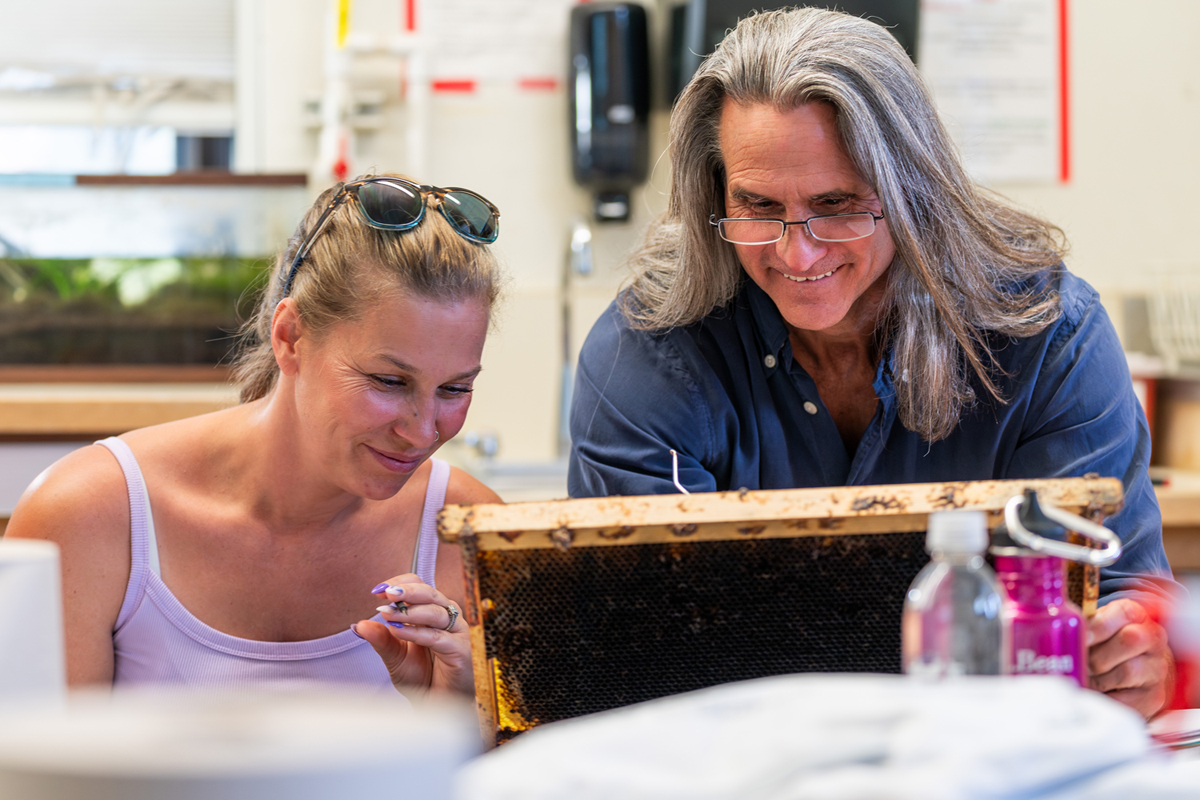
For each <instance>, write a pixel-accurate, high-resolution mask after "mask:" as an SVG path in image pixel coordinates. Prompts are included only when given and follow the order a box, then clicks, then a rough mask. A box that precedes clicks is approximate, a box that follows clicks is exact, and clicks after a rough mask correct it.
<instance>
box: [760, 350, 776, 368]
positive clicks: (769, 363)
mask: <svg viewBox="0 0 1200 800" xmlns="http://www.w3.org/2000/svg"><path fill="white" fill-rule="evenodd" d="M763 363H764V364H766V365H767V369H775V364H776V363H777V362H776V361H775V356H773V355H771V354H769V353H768V354H767V357H766V358H764V359H763Z"/></svg>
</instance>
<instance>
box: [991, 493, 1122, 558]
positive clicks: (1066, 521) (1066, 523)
mask: <svg viewBox="0 0 1200 800" xmlns="http://www.w3.org/2000/svg"><path fill="white" fill-rule="evenodd" d="M1024 504H1025V498H1024V497H1022V496H1021V495H1017V496H1015V497H1012V498H1010V499H1009V501H1008V502H1007V503H1005V504H1004V525H1005V527H1006V528H1007V529H1008V535H1009V536H1010V537H1012V539H1013V541H1015V542H1016V543H1017V544H1019V545H1021V546H1022V547H1027V548H1029V549H1030V550H1032V551H1034V552H1035V553H1043V554H1045V555H1048V556H1055V557H1057V558H1063V559H1066V560H1068V561H1077V562H1080V563H1083V564H1089V565H1091V566H1094V567H1107V566H1108V565H1109V564H1112V563H1113V562H1114V561H1116V560H1117V559H1118V558H1120V557H1121V540H1120V538H1118V537H1117V535H1116V534H1115V533H1113V532H1112V531H1110V530H1109V529H1108V528H1105V527H1104V526H1103V525H1097V524H1096V523H1095V522H1092V521H1091V520H1090V519H1085V518H1084V517H1080V516H1077V515H1075V514H1072V513H1070V512H1069V511H1063V510H1062V509H1061V508H1055V507H1054V506H1051V505H1046V504H1044V503H1035V505H1036V506H1037V507H1038V508H1039V509H1040V510H1041V512H1042V513H1043V514H1044V515H1045V516H1046V518H1047V519H1049V520H1050V521H1051V522H1055V523H1057V524H1059V525H1061V526H1063V527H1064V528H1066V529H1067V530H1069V531H1074V532H1076V533H1078V534H1080V535H1082V536H1086V537H1088V538H1089V539H1092V540H1093V541H1097V542H1101V543H1103V544H1104V547H1102V548H1099V549H1094V548H1091V547H1086V546H1084V545H1078V544H1071V543H1069V542H1060V541H1057V540H1055V539H1047V538H1046V537H1045V536H1040V535H1038V534H1036V533H1034V532H1033V531H1031V530H1029V529H1028V528H1026V527H1025V526H1024V525H1023V524H1022V523H1021V514H1020V511H1021V507H1022V506H1023V505H1024Z"/></svg>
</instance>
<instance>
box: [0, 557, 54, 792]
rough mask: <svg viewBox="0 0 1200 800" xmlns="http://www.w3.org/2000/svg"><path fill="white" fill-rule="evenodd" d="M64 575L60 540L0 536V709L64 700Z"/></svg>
mask: <svg viewBox="0 0 1200 800" xmlns="http://www.w3.org/2000/svg"><path fill="white" fill-rule="evenodd" d="M59 576H60V572H59V566H58V545H56V544H54V543H53V542H40V541H30V540H15V539H0V712H4V711H9V710H13V709H16V708H24V707H26V706H35V707H37V708H45V707H50V708H54V707H57V706H58V705H60V704H61V703H62V701H63V697H64V696H65V694H66V691H67V670H66V662H65V661H64V659H63V623H62V594H61V592H60V589H59V586H60V582H61V578H60V577H59ZM3 796H6V795H4V794H3V792H0V797H3Z"/></svg>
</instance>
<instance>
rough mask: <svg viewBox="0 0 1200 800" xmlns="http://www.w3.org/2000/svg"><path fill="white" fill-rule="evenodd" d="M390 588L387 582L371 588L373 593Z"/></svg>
mask: <svg viewBox="0 0 1200 800" xmlns="http://www.w3.org/2000/svg"><path fill="white" fill-rule="evenodd" d="M388 588H389V587H388V585H387V584H386V583H381V584H379V585H378V586H376V587H375V588H374V589H372V590H371V594H379V593H380V592H382V591H384V590H385V589H388Z"/></svg>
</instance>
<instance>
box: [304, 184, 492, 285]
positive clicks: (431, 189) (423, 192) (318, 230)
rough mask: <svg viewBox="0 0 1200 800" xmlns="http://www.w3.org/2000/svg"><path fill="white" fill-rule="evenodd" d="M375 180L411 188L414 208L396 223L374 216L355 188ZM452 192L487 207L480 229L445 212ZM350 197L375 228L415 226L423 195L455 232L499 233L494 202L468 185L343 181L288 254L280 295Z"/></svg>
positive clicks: (487, 240)
mask: <svg viewBox="0 0 1200 800" xmlns="http://www.w3.org/2000/svg"><path fill="white" fill-rule="evenodd" d="M375 183H378V184H383V185H385V186H389V185H390V186H392V187H393V188H399V187H405V188H407V189H411V190H412V191H413V192H415V198H416V202H415V208H414V209H412V210H409V209H403V210H404V211H405V212H406V213H408V214H409V216H410V219H408V220H405V221H404V222H398V223H392V222H384V221H381V220H378V219H375V218H374V217H372V216H371V215H370V214H369V213H368V212H367V210H366V208H365V207H364V205H363V204H362V202H361V201H360V200H359V198H358V190H359V189H361V188H362V187H363V186H367V185H369V184H375ZM453 195H467V196H469V197H471V198H473V199H475V200H478V201H479V202H481V203H482V204H483V205H484V206H485V207H486V208H487V209H488V211H489V212H490V213H489V216H488V219H487V225H486V227H485V228H484V231H483V232H481V233H475V232H473V231H470V230H464V229H463V224H462V221H460V220H456V219H454V217H453V216H452V215H451V214H449V213H447V211H446V205H445V204H446V202H447V201H448V200H449V201H454V202H457V201H455V199H454V197H453ZM351 197H353V198H354V201H355V205H356V206H357V207H358V211H359V216H361V217H362V219H363V221H364V222H366V223H367V224H368V225H370V226H371V227H372V228H378V229H379V230H385V231H406V230H411V229H413V228H415V227H417V226H418V225H420V224H421V221H422V220H424V219H425V211H426V210H427V208H428V202H427V201H426V198H428V197H433V198H434V200H436V201H437V206H438V210H439V211H441V213H442V216H443V217H445V218H446V220H447V221H448V222H449V223H450V227H451V228H452V229H453V230H454V232H455V233H457V234H458V235H459V236H462V237H463V238H464V239H467V240H468V241H472V242H476V243H479V244H491V243H492V242H494V241H496V238H497V236H498V235H499V222H500V210H499V209H498V208H496V206H495V205H494V204H492V202H491V201H490V200H488V199H487V198H486V197H484V196H483V195H480V194H478V193H476V192H473V191H471V190H470V189H463V188H460V187H457V186H447V187H439V186H431V185H429V184H421V183H415V182H413V181H409V180H405V179H403V178H394V177H390V176H379V177H374V178H362V179H361V180H356V181H350V182H348V183H345V184H343V185H342V188H341V189H340V190H338V193H337V194H335V195H334V196H333V199H332V200H330V201H329V204H328V205H327V206H325V210H324V211H322V212H321V216H320V217H318V218H317V221H316V223H315V224H314V225H313V227H312V230H311V231H310V232H309V234H308V236H306V237H305V238H304V241H303V242H302V243H301V244H300V246H299V247H298V248H296V255H295V256H294V257H293V258H292V263H291V266H289V267H288V271H287V275H286V276H285V278H284V281H283V293H282V295H281V297H287V296H288V295H289V294H291V291H292V284H293V283H294V282H295V280H296V271H297V270H298V269H299V268H300V265H301V264H302V263H304V259H306V258H307V257H308V253H309V251H310V250H312V247H313V244H315V243H316V241H317V239H318V238H319V237H320V235H321V234H322V233H323V232H324V230H325V226H326V224H327V223H328V222H329V220H330V219H331V218H332V217H333V214H334V212H336V211H337V210H338V209H339V208H341V207H342V206H343V205H345V204H346V201H347V200H349V199H350V198H351ZM468 227H469V225H468Z"/></svg>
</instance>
